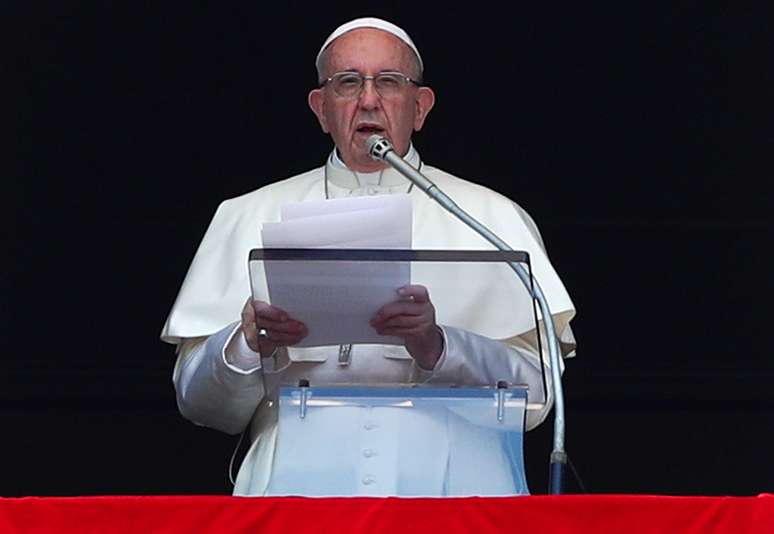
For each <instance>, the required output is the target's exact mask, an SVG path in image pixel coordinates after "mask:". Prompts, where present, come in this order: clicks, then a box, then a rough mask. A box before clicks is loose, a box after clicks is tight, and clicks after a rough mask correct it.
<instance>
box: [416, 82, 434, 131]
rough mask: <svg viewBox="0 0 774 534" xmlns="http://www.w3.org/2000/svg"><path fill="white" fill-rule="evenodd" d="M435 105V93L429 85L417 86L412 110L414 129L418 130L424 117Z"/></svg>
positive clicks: (422, 123) (423, 121)
mask: <svg viewBox="0 0 774 534" xmlns="http://www.w3.org/2000/svg"><path fill="white" fill-rule="evenodd" d="M434 105H435V93H434V92H433V90H432V89H430V88H429V87H419V88H417V96H416V111H415V112H414V130H415V131H417V132H418V131H419V130H421V129H422V126H423V125H424V124H425V118H427V114H428V113H430V110H431V109H433V106H434Z"/></svg>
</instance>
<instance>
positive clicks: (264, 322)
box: [242, 298, 309, 356]
mask: <svg viewBox="0 0 774 534" xmlns="http://www.w3.org/2000/svg"><path fill="white" fill-rule="evenodd" d="M260 329H264V330H266V333H267V334H268V337H259V336H258V331H259V330H260ZM242 333H243V335H244V336H245V341H246V342H247V345H248V346H249V347H250V348H251V349H252V350H253V351H255V352H257V353H258V354H260V355H261V356H268V355H270V354H272V353H273V352H274V350H275V349H276V348H277V347H287V346H289V345H295V344H296V343H298V342H300V341H301V340H302V339H304V338H305V337H306V336H307V335H309V331H308V330H307V328H306V325H305V324H304V323H302V322H300V321H295V320H293V319H291V318H289V317H288V314H287V313H286V312H285V311H284V310H281V309H280V308H277V307H276V306H272V305H271V304H268V303H266V302H263V301H261V300H253V299H250V298H249V299H247V302H245V307H244V308H242Z"/></svg>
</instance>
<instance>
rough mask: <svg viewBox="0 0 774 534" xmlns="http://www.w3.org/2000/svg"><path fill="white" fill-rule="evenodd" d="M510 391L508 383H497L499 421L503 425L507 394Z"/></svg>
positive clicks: (502, 381) (501, 381)
mask: <svg viewBox="0 0 774 534" xmlns="http://www.w3.org/2000/svg"><path fill="white" fill-rule="evenodd" d="M507 391H508V382H506V381H505V380H500V381H499V382H497V421H498V422H500V423H502V422H503V421H504V420H505V394H506V392H507Z"/></svg>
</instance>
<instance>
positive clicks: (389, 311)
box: [373, 301, 430, 321]
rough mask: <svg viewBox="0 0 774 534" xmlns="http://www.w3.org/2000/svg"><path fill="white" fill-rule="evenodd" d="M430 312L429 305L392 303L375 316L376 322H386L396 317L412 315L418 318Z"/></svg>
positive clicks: (406, 302)
mask: <svg viewBox="0 0 774 534" xmlns="http://www.w3.org/2000/svg"><path fill="white" fill-rule="evenodd" d="M429 312H430V308H429V307H428V305H427V303H425V304H417V303H416V302H409V301H404V302H391V303H390V304H385V305H384V306H383V307H382V309H381V310H379V311H378V312H377V313H376V315H375V316H374V318H373V319H374V320H375V321H384V320H386V319H389V318H391V317H394V316H396V315H410V316H418V315H424V314H426V313H429Z"/></svg>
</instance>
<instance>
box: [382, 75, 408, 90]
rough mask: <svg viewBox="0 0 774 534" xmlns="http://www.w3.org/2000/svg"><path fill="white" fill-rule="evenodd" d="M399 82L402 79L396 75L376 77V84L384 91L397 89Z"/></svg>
mask: <svg viewBox="0 0 774 534" xmlns="http://www.w3.org/2000/svg"><path fill="white" fill-rule="evenodd" d="M401 82H402V78H401V77H400V76H398V75H397V74H380V75H379V76H377V77H376V83H377V84H378V85H379V87H383V88H385V89H397V88H398V87H400V85H401Z"/></svg>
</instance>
